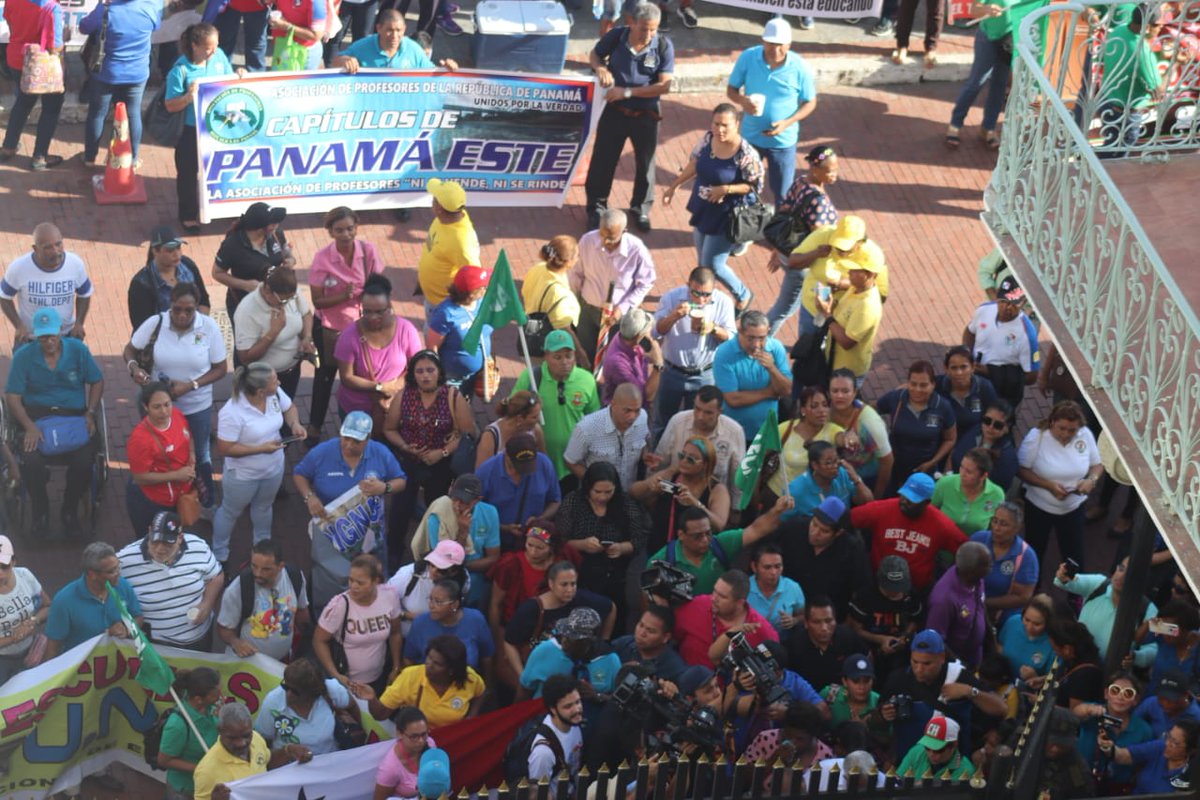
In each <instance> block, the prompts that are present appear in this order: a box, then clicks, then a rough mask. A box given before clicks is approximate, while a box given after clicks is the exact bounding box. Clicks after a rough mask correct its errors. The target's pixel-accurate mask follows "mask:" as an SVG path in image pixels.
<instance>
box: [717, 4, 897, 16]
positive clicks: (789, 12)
mask: <svg viewBox="0 0 1200 800" xmlns="http://www.w3.org/2000/svg"><path fill="white" fill-rule="evenodd" d="M711 1H712V2H713V3H716V4H717V5H722V6H733V7H734V8H749V9H751V10H753V11H761V12H763V13H764V14H772V15H774V14H781V15H783V16H791V17H816V18H817V19H873V18H875V17H878V16H879V15H880V13H881V12H882V11H883V0H711Z"/></svg>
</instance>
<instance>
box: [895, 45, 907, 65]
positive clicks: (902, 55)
mask: <svg viewBox="0 0 1200 800" xmlns="http://www.w3.org/2000/svg"><path fill="white" fill-rule="evenodd" d="M892 63H893V64H896V65H898V66H904V65H905V64H907V63H908V49H907V48H905V47H898V48H896V49H895V50H893V51H892Z"/></svg>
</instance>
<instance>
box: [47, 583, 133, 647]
mask: <svg viewBox="0 0 1200 800" xmlns="http://www.w3.org/2000/svg"><path fill="white" fill-rule="evenodd" d="M113 588H114V589H116V590H117V594H118V595H119V596H120V598H121V602H123V603H124V604H125V608H127V609H128V610H129V614H130V616H133V617H140V616H141V615H142V604H141V603H139V602H138V599H137V595H136V594H134V591H133V587H132V586H130V585H129V583H128V582H127V581H126V580H125V579H124V578H117V582H116V583H115V584H113ZM120 621H121V612H120V611H119V610H118V609H117V604H116V602H115V601H114V600H113V599H112V595H111V594H106V595H105V596H104V601H103V602H101V601H100V600H99V599H97V598H96V596H95V595H93V594H92V593H91V592H90V591H89V590H88V588H87V583H86V582H85V580H84V577H83V576H82V575H80V576H79V577H78V578H76V579H75V580H73V581H71V582H70V583H68V584H67V585H66V586H64V587H63V588H62V589H60V590H59V591H58V594H56V595H54V600H53V601H52V602H51V603H50V616H49V618H47V620H46V637H47V638H48V639H53V640H54V641H56V642H60V643H61V644H62V647H61V649H60V650H59V652H66V651H67V650H70V649H71V648H72V647H74V646H75V645H77V644H80V643H82V642H86V641H87V640H88V639H90V638H92V637H93V636H99V635H100V634H102V633H104V632H105V631H107V630H108V627H109V626H110V625H112V624H113V623H114V622H120Z"/></svg>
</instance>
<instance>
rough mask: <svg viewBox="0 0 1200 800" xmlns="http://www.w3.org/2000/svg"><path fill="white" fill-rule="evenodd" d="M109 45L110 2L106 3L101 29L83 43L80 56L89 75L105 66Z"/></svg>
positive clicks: (91, 34) (102, 13)
mask: <svg viewBox="0 0 1200 800" xmlns="http://www.w3.org/2000/svg"><path fill="white" fill-rule="evenodd" d="M107 46H108V3H107V2H105V3H104V11H102V12H101V18H100V30H98V31H96V32H95V33H89V34H88V37H87V41H86V42H84V43H83V50H81V51H80V53H79V56H80V58H82V59H83V68H84V70H85V71H87V73H88V74H89V75H95V74H96V73H98V72H100V70H101V69H103V68H104V51H105V49H106V48H107Z"/></svg>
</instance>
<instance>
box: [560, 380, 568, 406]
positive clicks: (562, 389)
mask: <svg viewBox="0 0 1200 800" xmlns="http://www.w3.org/2000/svg"><path fill="white" fill-rule="evenodd" d="M558 404H559V405H560V406H565V405H566V404H567V385H566V384H565V383H563V382H562V381H559V382H558Z"/></svg>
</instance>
